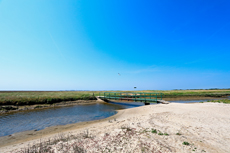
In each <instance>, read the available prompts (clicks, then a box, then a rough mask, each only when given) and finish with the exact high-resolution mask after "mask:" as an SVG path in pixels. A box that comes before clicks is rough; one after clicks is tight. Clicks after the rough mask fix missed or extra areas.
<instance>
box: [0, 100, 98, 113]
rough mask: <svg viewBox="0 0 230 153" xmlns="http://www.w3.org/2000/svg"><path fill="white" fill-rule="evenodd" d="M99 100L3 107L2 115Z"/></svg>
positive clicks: (0, 108)
mask: <svg viewBox="0 0 230 153" xmlns="http://www.w3.org/2000/svg"><path fill="white" fill-rule="evenodd" d="M97 102H98V101H97V100H76V101H65V102H60V103H54V104H37V105H24V106H15V105H3V106H0V114H5V113H15V112H19V111H31V110H35V109H36V110H37V109H48V108H58V107H65V106H74V105H85V104H94V103H97Z"/></svg>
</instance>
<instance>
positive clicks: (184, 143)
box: [182, 141, 190, 146]
mask: <svg viewBox="0 0 230 153" xmlns="http://www.w3.org/2000/svg"><path fill="white" fill-rule="evenodd" d="M182 144H183V145H186V146H188V145H190V144H189V143H188V142H186V141H184V142H183V143H182Z"/></svg>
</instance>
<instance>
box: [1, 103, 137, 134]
mask: <svg viewBox="0 0 230 153" xmlns="http://www.w3.org/2000/svg"><path fill="white" fill-rule="evenodd" d="M138 106H140V105H117V104H102V103H96V104H89V105H76V106H69V107H61V108H50V109H44V110H33V111H27V112H17V113H13V114H3V115H0V136H6V135H10V134H13V133H17V132H22V131H27V130H42V129H44V128H46V127H50V126H55V125H66V124H71V123H78V122H85V121H92V120H99V119H103V118H107V117H109V116H112V115H114V114H116V110H119V109H125V108H132V107H138Z"/></svg>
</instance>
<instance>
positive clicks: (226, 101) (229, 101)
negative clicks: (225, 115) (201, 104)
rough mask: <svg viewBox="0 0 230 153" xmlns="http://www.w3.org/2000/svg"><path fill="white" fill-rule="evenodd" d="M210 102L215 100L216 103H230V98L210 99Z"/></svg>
mask: <svg viewBox="0 0 230 153" xmlns="http://www.w3.org/2000/svg"><path fill="white" fill-rule="evenodd" d="M208 102H215V103H225V104H230V99H221V100H209V101H208Z"/></svg>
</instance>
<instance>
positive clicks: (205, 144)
mask: <svg viewBox="0 0 230 153" xmlns="http://www.w3.org/2000/svg"><path fill="white" fill-rule="evenodd" d="M229 112H230V105H228V104H222V103H193V104H176V103H171V104H167V105H164V104H159V105H148V106H141V107H137V108H131V109H125V110H119V111H118V114H116V115H114V116H111V117H109V118H106V119H102V120H98V121H90V122H84V123H76V124H70V125H65V126H55V127H49V128H46V129H44V130H41V131H27V132H21V133H17V134H13V135H12V136H6V137H1V138H0V152H11V151H12V152H17V150H18V149H19V150H20V148H25V147H26V146H28V144H35V143H39V141H40V139H42V140H45V139H48V138H50V137H51V138H52V137H54V136H55V135H57V133H63V134H65V133H70V132H71V134H72V135H77V134H80V133H82V132H84V131H85V130H87V131H89V132H90V133H91V134H92V135H94V137H95V138H94V140H97V143H98V144H100V145H99V146H103V145H106V146H107V148H109V147H110V149H111V150H112V151H113V152H127V151H130V152H142V151H143V147H141V148H137V146H140V145H142V142H145V143H146V144H148V147H144V149H145V150H144V152H151V151H156V152H213V153H218V152H219V153H224V152H226V153H227V152H229V150H230V145H229V143H230V128H229V127H230V116H229ZM124 127H125V128H126V129H132V130H131V131H133V134H132V135H129V139H122V142H125V143H124V144H122V146H120V147H119V144H120V143H119V144H118V141H112V140H114V139H115V138H117V136H118V135H120V133H122V132H124V131H123V130H124ZM153 129H156V131H157V133H158V134H155V133H153V132H151V131H152V130H153ZM140 131H142V132H140ZM159 133H162V134H163V135H159ZM166 134H168V135H166ZM105 135H106V138H108V137H111V139H107V140H106V141H104V140H105ZM74 141H76V140H71V141H69V142H68V145H70V144H74V143H76V142H74ZM91 141H92V139H84V140H82V142H85V143H84V144H85V145H87V146H85V147H87V148H88V150H87V151H93V149H94V148H95V147H93V146H95V144H93V142H95V141H92V142H91ZM147 142H148V143H147ZM184 142H188V143H189V145H184V144H183V143H184ZM63 143H64V142H63ZM140 143H141V144H140ZM62 145H63V144H62ZM116 145H118V146H117V147H116V150H113V149H114V148H113V147H114V146H116ZM55 147H56V148H55ZM57 147H58V144H57V145H54V146H51V148H52V149H54V151H55V150H56V151H55V152H57ZM83 147H84V146H83ZM119 149H121V150H119ZM122 149H123V150H122ZM134 149H135V150H134ZM63 152H64V151H63ZM69 152H71V150H69ZM72 152H73V151H72Z"/></svg>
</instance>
